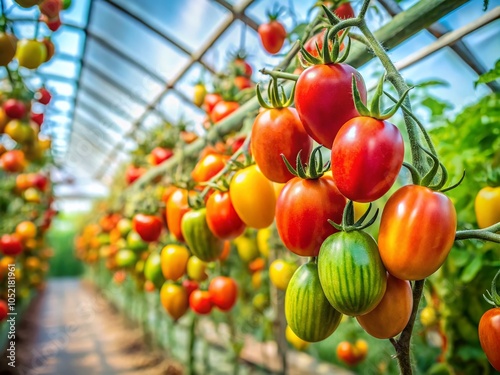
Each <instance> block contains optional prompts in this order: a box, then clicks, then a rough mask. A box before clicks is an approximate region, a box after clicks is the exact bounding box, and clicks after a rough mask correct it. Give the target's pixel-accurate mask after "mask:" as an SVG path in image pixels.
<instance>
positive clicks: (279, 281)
mask: <svg viewBox="0 0 500 375" xmlns="http://www.w3.org/2000/svg"><path fill="white" fill-rule="evenodd" d="M297 268H298V267H297V265H296V264H295V263H292V262H287V261H286V260H283V259H276V260H275V261H273V262H272V263H271V265H270V266H269V279H270V280H271V283H273V285H274V286H275V287H276V288H277V289H279V290H286V288H287V286H288V283H289V282H290V279H291V278H292V276H293V274H294V273H295V271H296V270H297Z"/></svg>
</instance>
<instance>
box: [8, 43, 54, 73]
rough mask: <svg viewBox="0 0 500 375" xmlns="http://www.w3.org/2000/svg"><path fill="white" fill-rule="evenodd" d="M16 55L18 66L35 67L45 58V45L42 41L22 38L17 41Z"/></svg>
mask: <svg viewBox="0 0 500 375" xmlns="http://www.w3.org/2000/svg"><path fill="white" fill-rule="evenodd" d="M16 57H17V60H18V62H19V65H20V66H24V67H25V68H28V69H36V68H38V67H39V66H40V65H42V64H43V63H44V62H45V60H46V59H47V47H45V44H44V43H43V42H39V41H37V40H27V39H23V40H20V41H19V42H17V52H16Z"/></svg>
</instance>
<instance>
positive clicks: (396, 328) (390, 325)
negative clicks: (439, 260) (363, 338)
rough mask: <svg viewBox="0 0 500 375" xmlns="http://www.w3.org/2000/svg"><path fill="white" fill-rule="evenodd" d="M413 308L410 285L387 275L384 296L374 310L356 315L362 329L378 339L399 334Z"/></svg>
mask: <svg viewBox="0 0 500 375" xmlns="http://www.w3.org/2000/svg"><path fill="white" fill-rule="evenodd" d="M412 308H413V294H412V289H411V285H410V283H409V282H408V281H406V280H399V279H398V278H396V277H394V276H392V275H389V276H388V278H387V288H386V290H385V294H384V297H383V298H382V300H381V301H380V303H379V304H378V305H377V307H375V309H374V310H372V311H370V312H369V313H368V314H365V315H361V316H358V317H356V319H357V320H358V323H359V324H360V325H361V327H363V329H364V330H365V331H366V332H367V333H369V334H370V335H372V336H373V337H376V338H378V339H389V338H391V337H394V336H396V335H399V334H400V333H401V332H402V331H403V329H404V328H405V327H406V324H408V321H409V320H410V315H411V311H412Z"/></svg>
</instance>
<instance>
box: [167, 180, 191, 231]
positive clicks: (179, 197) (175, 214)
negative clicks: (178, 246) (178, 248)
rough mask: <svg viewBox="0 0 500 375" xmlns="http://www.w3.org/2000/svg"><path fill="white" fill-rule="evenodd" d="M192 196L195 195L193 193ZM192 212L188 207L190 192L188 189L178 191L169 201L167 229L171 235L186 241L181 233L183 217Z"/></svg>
mask: <svg viewBox="0 0 500 375" xmlns="http://www.w3.org/2000/svg"><path fill="white" fill-rule="evenodd" d="M189 194H190V195H194V194H195V193H194V192H193V191H191V192H190V193H189ZM189 210H191V209H190V208H189V205H188V191H187V190H186V189H177V190H176V191H175V192H174V193H172V195H171V196H170V198H168V201H167V208H166V215H167V227H168V230H169V231H170V233H172V235H173V236H174V237H175V238H176V239H177V240H179V241H184V237H183V236H182V231H181V221H182V217H183V216H184V214H185V213H186V212H188V211H189Z"/></svg>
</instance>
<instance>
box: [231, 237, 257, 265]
mask: <svg viewBox="0 0 500 375" xmlns="http://www.w3.org/2000/svg"><path fill="white" fill-rule="evenodd" d="M233 242H234V244H235V245H236V250H237V251H238V255H239V257H240V259H241V260H242V261H243V262H244V263H250V262H251V261H253V260H255V259H256V258H258V256H259V246H258V244H257V239H256V238H253V237H252V238H250V237H247V236H246V235H244V234H243V235H241V236H239V237H237V238H235V239H234V241H233Z"/></svg>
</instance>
